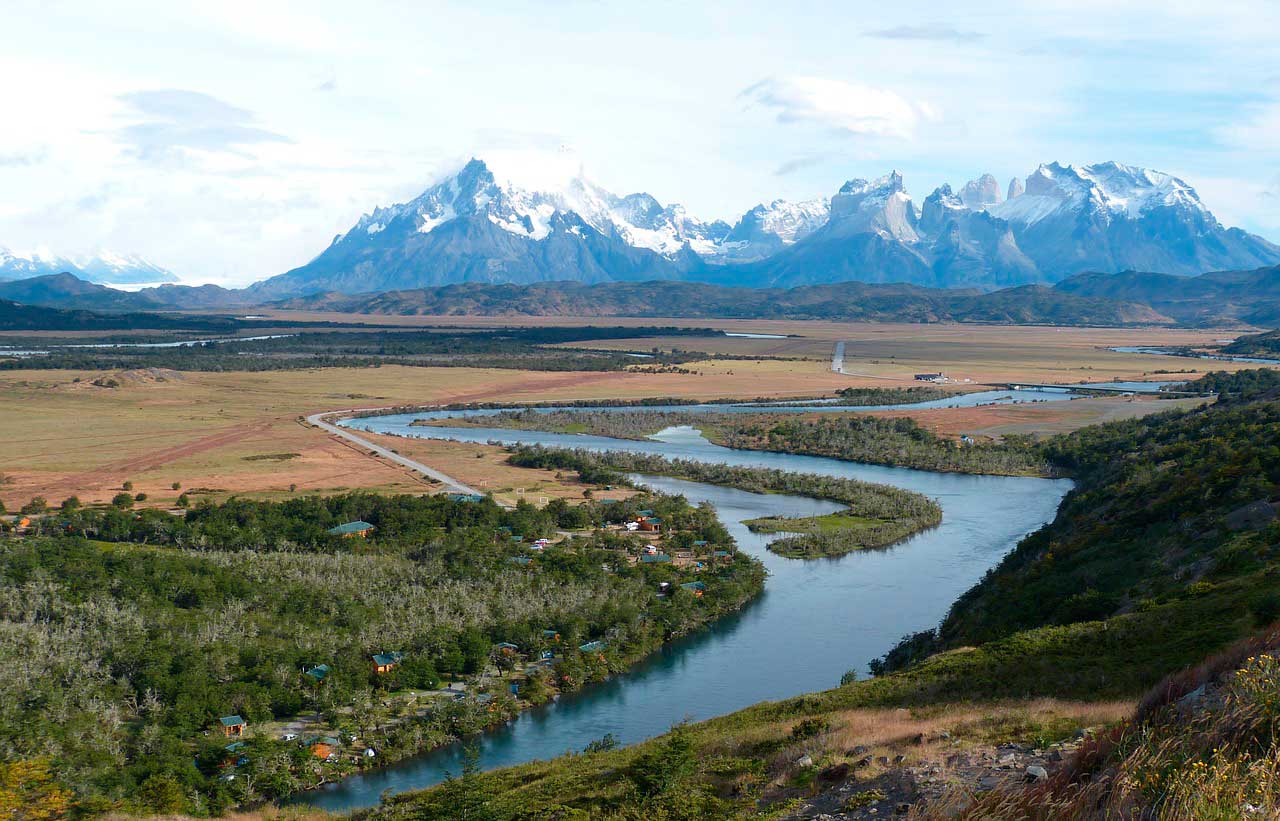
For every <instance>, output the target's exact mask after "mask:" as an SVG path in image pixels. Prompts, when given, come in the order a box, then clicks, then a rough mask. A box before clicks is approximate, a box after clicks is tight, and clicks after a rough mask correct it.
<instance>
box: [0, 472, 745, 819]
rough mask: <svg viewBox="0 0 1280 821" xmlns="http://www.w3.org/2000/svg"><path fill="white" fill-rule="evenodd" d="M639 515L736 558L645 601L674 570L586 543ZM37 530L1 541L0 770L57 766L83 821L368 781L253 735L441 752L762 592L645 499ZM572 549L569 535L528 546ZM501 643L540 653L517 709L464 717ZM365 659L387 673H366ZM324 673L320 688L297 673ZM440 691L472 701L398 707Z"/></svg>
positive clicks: (114, 510)
mask: <svg viewBox="0 0 1280 821" xmlns="http://www.w3.org/2000/svg"><path fill="white" fill-rule="evenodd" d="M642 507H644V508H648V509H651V510H653V511H655V512H656V513H657V514H658V515H660V516H662V518H663V519H664V521H665V522H666V523H667V524H668V526H669V527H670V528H671V529H672V530H673V533H672V535H671V536H670V537H669V538H671V539H674V540H679V542H680V543H681V544H685V543H689V544H691V543H692V542H693V541H694V540H698V541H702V542H705V543H706V545H707V546H706V548H705V549H706V550H708V551H710V550H713V549H718V550H726V551H728V552H729V555H730V559H729V561H728V563H727V564H723V565H722V566H721V567H720V569H719V570H718V571H717V572H715V573H704V574H702V575H701V576H699V580H700V581H703V582H704V583H705V584H706V592H705V595H703V596H701V597H694V596H692V595H688V594H685V593H683V592H681V593H680V594H679V595H671V596H665V597H659V596H657V595H655V591H657V590H658V585H659V584H660V583H661V582H672V583H674V582H679V581H684V580H685V578H684V577H685V576H686V575H687V574H688V572H689V571H684V570H677V569H675V568H673V567H671V566H670V565H665V566H663V565H648V564H643V563H640V564H632V563H630V562H628V561H625V560H624V559H625V556H626V555H627V552H628V551H637V550H638V548H639V544H638V542H637V543H633V542H634V537H628V536H626V535H623V534H615V533H613V532H604V531H592V528H593V527H597V526H603V525H604V524H605V523H606V522H620V521H622V520H623V519H626V518H628V517H631V516H634V515H635V514H636V511H638V510H639V509H641V508H642ZM353 520H363V521H364V522H367V523H369V524H371V525H373V526H374V530H373V531H372V533H371V534H370V535H369V537H368V538H358V537H356V538H343V537H340V536H335V535H332V534H330V533H328V530H329V529H330V528H332V527H333V526H334V525H336V524H341V523H343V522H347V521H353ZM37 524H38V527H37V528H36V530H35V532H32V533H29V534H26V535H24V536H21V537H18V536H13V535H10V536H9V537H6V538H2V539H0V659H3V663H0V760H4V761H6V762H9V763H21V762H27V764H30V765H31V766H36V767H38V765H39V762H41V761H46V762H52V765H53V766H52V771H53V772H55V773H56V780H57V787H58V789H60V790H64V791H66V792H67V793H68V794H69V795H71V796H74V806H75V808H76V811H78V812H90V813H91V812H104V811H124V812H136V813H152V812H168V813H176V812H186V813H194V814H199V815H205V814H218V813H220V812H222V811H224V810H226V809H229V808H231V807H235V806H240V805H243V804H246V803H252V802H254V801H257V800H262V799H264V798H273V797H280V796H285V795H288V794H289V793H291V792H294V791H297V790H299V789H305V788H308V787H311V786H315V785H316V784H318V783H321V782H322V781H324V780H330V779H333V778H335V777H338V776H340V775H342V774H343V773H345V772H349V771H351V770H352V769H354V768H357V767H360V766H364V763H363V762H361V763H354V761H353V760H351V759H354V756H347V755H343V756H341V757H340V760H339V761H337V762H336V763H329V762H324V761H322V760H320V759H318V758H316V757H315V756H313V755H311V753H310V751H309V750H308V749H307V748H306V747H302V746H300V741H292V742H287V741H283V740H281V737H280V735H279V731H278V730H270V729H268V728H270V727H278V726H279V724H278V722H279V721H280V720H284V719H288V718H290V717H294V716H297V715H299V714H301V713H311V712H316V713H319V714H321V716H322V717H323V720H324V722H326V724H327V725H328V726H329V727H332V728H337V729H338V730H339V731H340V732H339V734H340V735H341V736H342V737H343V738H345V737H346V736H347V734H348V733H349V734H350V735H351V736H358V737H359V738H361V739H362V743H367V744H368V745H369V746H370V747H371V748H374V749H376V750H377V753H378V759H377V760H378V761H382V762H385V761H390V760H394V759H395V758H397V757H401V756H405V755H410V754H412V753H414V752H418V751H421V750H423V749H426V748H429V747H432V746H436V745H439V744H442V743H447V742H449V741H451V740H454V739H456V738H458V737H459V736H461V735H463V734H465V733H470V732H474V731H476V730H479V729H481V728H483V727H485V726H488V725H491V724H493V723H495V722H501V721H503V720H506V719H507V718H510V717H511V716H512V715H513V714H514V711H515V710H517V709H518V708H519V706H520V703H536V702H537V701H539V700H544V699H546V698H548V697H550V695H551V694H553V693H554V692H555V691H556V690H558V689H571V688H573V687H577V686H581V685H582V684H583V683H586V682H589V681H594V680H599V679H601V678H603V677H606V676H608V675H611V674H614V673H616V672H618V671H619V670H622V669H624V668H625V667H626V666H627V665H629V664H630V663H632V662H634V661H636V660H637V659H639V658H640V657H642V656H643V655H645V654H647V653H649V652H652V651H653V650H654V649H656V648H657V647H658V646H659V645H660V644H661V643H662V642H664V641H666V640H668V639H669V638H671V637H673V636H677V635H681V634H683V633H686V632H689V631H690V630H694V629H696V628H697V627H698V626H700V625H703V624H706V623H707V622H708V621H710V620H713V619H715V618H718V617H719V616H721V615H723V614H725V613H728V612H731V611H732V610H735V609H737V608H738V607H740V606H741V605H742V604H744V603H745V602H746V601H748V600H749V599H750V598H752V597H753V596H755V595H756V594H758V593H759V592H760V590H761V589H762V585H763V571H762V569H761V568H760V566H759V564H758V563H757V562H755V561H754V560H752V559H750V558H748V557H745V556H741V555H738V554H737V553H736V552H735V550H734V546H733V544H732V542H731V540H730V537H729V536H728V534H727V532H726V531H725V530H724V528H723V527H722V526H721V525H720V524H719V522H718V521H717V520H716V518H715V515H714V512H713V511H712V510H711V509H710V508H706V507H698V508H695V507H690V506H689V505H688V504H687V503H685V501H684V500H683V499H681V498H679V497H668V496H657V495H650V494H642V495H639V496H637V497H634V498H633V499H630V500H627V501H624V502H616V503H612V504H597V503H595V502H590V501H588V502H586V503H584V504H582V505H578V506H570V505H567V504H565V503H564V502H563V501H560V500H557V501H553V502H552V503H551V504H549V505H547V506H546V507H544V508H542V509H537V508H534V507H532V506H530V505H527V504H521V505H519V506H518V507H516V508H515V509H510V510H507V509H503V508H500V507H498V506H497V505H496V504H494V503H493V502H492V501H491V500H488V499H484V500H481V501H469V500H452V499H448V498H445V497H439V496H435V497H417V496H377V495H373V494H360V493H353V494H348V495H344V496H336V497H327V498H320V497H310V498H299V499H294V500H290V501H287V502H256V501H248V500H239V499H233V500H230V501H228V502H226V503H224V504H212V503H201V504H200V505H198V506H196V507H195V508H193V509H191V510H190V511H188V512H187V513H186V515H185V516H182V517H175V516H172V515H170V514H168V513H165V512H163V511H154V510H138V511H133V510H128V509H125V508H124V507H111V508H106V509H102V508H92V509H84V508H80V509H73V510H68V511H62V512H59V513H56V514H52V515H50V516H48V517H46V518H45V519H43V520H39V521H38V522H37ZM564 529H572V530H573V531H575V532H582V533H583V534H584V535H583V536H581V537H578V538H572V539H566V540H565V541H563V542H561V543H558V544H552V545H551V546H548V547H546V548H545V549H542V550H536V551H535V550H534V549H533V548H531V546H530V544H529V543H530V541H531V540H533V539H534V538H536V537H539V536H553V537H554V536H555V535H556V531H557V530H564ZM517 539H518V540H517ZM522 557H523V558H528V559H529V561H524V560H523V558H522ZM516 559H521V561H519V562H517V561H515V560H516ZM677 588H678V585H677ZM545 631H552V632H553V633H554V634H556V635H555V638H554V639H549V638H547V635H548V634H547V633H546V632H545ZM591 641H599V642H601V645H600V646H599V647H598V648H597V649H595V650H593V651H592V652H590V653H584V652H579V651H578V650H576V649H575V648H577V647H578V646H579V645H580V644H583V643H586V642H591ZM499 642H509V643H511V644H513V645H516V646H518V647H519V648H520V653H522V654H525V655H528V656H529V657H537V655H538V654H539V653H541V652H542V651H544V650H545V651H549V652H554V653H555V662H554V667H547V668H545V669H544V671H543V672H542V673H540V674H530V677H529V679H528V681H527V682H526V683H525V684H524V685H522V691H521V695H520V698H521V702H520V703H517V702H516V701H515V700H514V699H513V698H512V697H511V696H510V695H509V694H508V693H507V692H506V689H507V688H506V684H505V683H503V682H501V681H500V680H498V681H493V682H492V683H491V684H490V685H489V686H490V687H493V688H494V689H493V690H492V691H491V692H490V694H489V695H475V694H476V693H480V692H482V691H480V690H477V689H474V688H475V687H476V686H477V683H478V682H483V681H484V680H485V679H483V678H477V676H478V675H479V674H480V673H482V672H483V671H485V670H486V669H488V668H491V667H492V666H493V665H495V664H496V665H498V669H500V670H502V669H505V667H504V666H503V665H504V664H507V659H508V657H507V656H505V655H503V654H499V653H496V651H495V648H496V647H497V645H498V643H499ZM376 653H398V654H402V656H401V663H400V664H399V665H398V666H397V667H396V668H395V669H394V670H393V671H392V672H391V673H390V674H385V675H380V674H376V673H375V672H374V671H373V669H372V667H371V661H370V658H371V656H372V655H373V654H376ZM320 665H324V670H325V673H326V674H325V675H324V676H323V677H322V679H317V678H315V677H312V676H310V675H307V674H306V671H308V670H312V669H315V668H317V667H319V666H320ZM508 666H509V665H508ZM552 669H554V670H555V679H554V680H552V678H551V677H550V672H551V670H552ZM448 680H458V681H465V682H470V683H471V684H472V687H473V689H472V694H473V696H474V697H469V698H467V699H465V700H445V701H431V702H428V703H429V704H430V706H429V707H427V708H426V709H418V708H414V707H406V704H412V703H414V702H412V701H411V700H407V699H406V698H405V693H406V691H409V690H413V691H418V690H430V689H432V688H435V687H438V686H440V684H441V683H442V682H443V681H448ZM486 700H487V703H486ZM232 714H236V715H239V716H242V717H244V719H246V720H247V721H248V723H249V731H250V737H249V738H247V739H246V740H245V742H244V744H245V747H243V748H237V749H236V750H234V751H228V749H227V739H226V738H224V737H223V734H222V732H221V728H220V727H219V726H218V719H219V717H221V716H227V715H232ZM255 728H258V729H260V732H254V731H255ZM24 766H26V765H24ZM228 775H233V776H234V777H233V778H228V777H227V776H228Z"/></svg>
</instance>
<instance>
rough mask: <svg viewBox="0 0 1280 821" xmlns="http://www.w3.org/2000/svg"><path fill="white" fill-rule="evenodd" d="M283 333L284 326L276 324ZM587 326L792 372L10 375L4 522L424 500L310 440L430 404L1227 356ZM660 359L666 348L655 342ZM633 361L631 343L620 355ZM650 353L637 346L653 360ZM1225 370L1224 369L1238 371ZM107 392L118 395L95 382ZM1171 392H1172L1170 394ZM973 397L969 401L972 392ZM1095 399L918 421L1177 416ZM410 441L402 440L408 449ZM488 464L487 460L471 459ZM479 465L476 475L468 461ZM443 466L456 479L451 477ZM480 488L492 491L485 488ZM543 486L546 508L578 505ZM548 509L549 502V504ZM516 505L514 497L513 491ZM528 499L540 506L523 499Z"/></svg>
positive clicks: (1088, 338) (1081, 340)
mask: <svg viewBox="0 0 1280 821" xmlns="http://www.w3.org/2000/svg"><path fill="white" fill-rule="evenodd" d="M282 315H283V314H282ZM288 317H289V318H291V319H307V318H324V319H341V320H344V321H353V320H355V321H368V322H370V323H379V324H385V325H390V326H393V327H412V326H422V325H429V324H452V325H469V326H475V327H491V326H494V325H502V324H524V325H534V324H542V325H566V324H574V323H575V322H577V323H581V322H583V320H575V319H573V318H568V317H537V318H506V317H503V318H458V317H363V316H361V317H353V316H343V315H325V316H323V317H315V316H310V315H306V316H302V315H294V314H289V315H288ZM590 322H591V323H593V324H609V325H627V324H631V323H634V324H636V325H655V324H667V323H669V324H672V325H684V326H714V327H719V328H724V329H726V330H732V331H736V332H757V333H781V334H793V335H795V336H793V337H791V338H787V339H782V340H779V339H763V340H762V339H746V338H738V337H734V338H713V339H700V338H679V337H672V338H671V342H672V345H673V346H678V347H685V348H689V347H693V346H704V347H706V348H707V349H708V350H714V352H719V353H733V354H738V355H759V356H787V357H798V358H794V359H786V360H776V359H761V360H750V359H746V360H708V361H703V362H695V363H690V364H689V365H688V366H686V369H687V370H689V371H692V372H691V373H651V372H645V370H644V367H643V366H642V365H638V366H637V368H636V369H635V370H633V371H628V372H595V373H572V372H570V373H564V372H559V373H557V372H530V371H515V370H492V369H474V368H410V367H400V366H386V367H381V368H361V369H347V368H332V369H315V370H300V371H288V372H284V371H274V372H259V373H196V372H183V373H178V372H174V371H140V372H126V373H123V374H122V373H104V372H100V371H93V372H90V371H84V372H77V371H4V372H0V430H3V431H4V434H5V435H4V436H3V437H2V438H0V500H3V502H4V503H5V504H6V505H7V506H8V507H10V508H14V507H16V506H18V505H21V504H23V503H25V502H26V501H27V500H29V499H30V498H31V497H32V496H36V495H41V496H45V497H47V498H48V499H49V500H50V501H51V502H58V501H60V500H61V499H63V498H65V497H67V496H70V495H72V494H76V495H79V496H80V497H81V499H82V501H85V502H92V501H105V500H108V499H110V498H111V496H113V495H114V494H115V493H117V492H119V490H120V486H121V484H122V483H123V482H125V481H132V482H133V485H134V491H135V492H144V493H146V494H147V495H148V498H149V503H160V504H169V503H171V502H172V501H173V500H174V499H175V498H176V497H177V495H178V492H179V491H177V490H174V489H173V488H172V484H173V483H174V482H178V483H179V484H180V485H181V486H182V488H181V489H182V490H186V491H191V490H195V489H206V490H208V491H211V495H213V496H215V497H217V496H224V495H228V494H231V493H256V494H261V495H268V496H274V495H282V494H287V493H289V492H291V491H290V487H291V486H293V487H295V488H296V490H297V491H307V492H337V491H341V490H344V489H349V488H356V487H366V488H374V489H382V490H395V491H407V490H423V489H430V488H431V487H432V486H431V485H429V484H424V482H423V481H422V480H421V479H420V478H417V477H415V476H413V475H411V474H409V473H408V472H407V471H405V470H402V469H400V468H399V467H397V466H394V465H390V464H387V463H386V462H385V461H383V460H379V459H377V458H373V457H371V456H370V455H369V454H367V453H364V452H362V451H361V450H360V449H358V448H356V447H354V446H352V445H350V444H347V443H344V442H341V441H339V440H337V439H335V438H333V437H330V436H328V435H326V434H324V433H322V432H320V431H317V430H314V429H311V428H308V427H306V426H304V425H302V424H300V423H299V421H298V419H299V417H301V416H303V415H305V414H307V413H312V412H315V411H321V410H344V409H349V408H372V407H383V406H387V405H399V404H418V403H436V402H444V403H447V402H525V401H554V400H569V399H620V398H622V399H626V398H643V397H652V396H673V397H688V398H717V397H739V398H754V397H759V396H777V397H788V396H813V395H827V394H830V393H832V392H833V391H835V390H838V389H840V388H844V387H850V386H860V385H862V386H889V387H892V386H894V385H895V384H901V385H910V384H913V382H912V378H911V377H912V374H913V373H914V372H916V371H920V370H942V371H945V372H946V373H948V374H949V375H953V376H955V377H958V378H961V379H963V378H969V379H973V380H974V382H975V383H977V382H982V381H1001V380H1013V379H1022V380H1028V381H1030V380H1045V381H1050V380H1054V381H1085V380H1092V381H1100V380H1111V379H1131V378H1139V379H1140V378H1160V377H1159V376H1158V375H1156V373H1155V372H1156V371H1160V370H1165V371H1184V372H1185V373H1180V374H1178V376H1177V377H1174V378H1190V377H1191V376H1192V375H1193V373H1191V372H1188V371H1193V370H1195V369H1199V368H1201V367H1202V365H1201V363H1200V362H1198V361H1196V360H1189V359H1184V358H1173V357H1158V356H1149V355H1125V354H1117V353H1113V352H1110V351H1107V350H1105V348H1106V347H1107V346H1112V345H1138V344H1141V345H1174V344H1177V345H1187V344H1200V343H1203V342H1207V341H1212V340H1213V339H1216V338H1221V337H1220V335H1216V334H1215V333H1213V332H1201V331H1171V330H1157V329H1152V330H1111V329H1074V328H1029V327H986V326H958V325H872V324H841V323H825V322H779V321H766V320H727V321H725V320H706V321H690V320H660V319H653V318H644V319H636V320H630V319H614V318H609V319H607V320H600V319H595V320H590ZM836 340H848V341H847V343H846V361H845V365H846V369H847V370H848V371H851V372H856V373H858V374H862V375H861V376H851V375H847V374H837V373H832V372H831V370H830V356H831V351H832V348H833V346H834V344H835V341H836ZM659 342H660V344H661V341H659ZM610 344H617V345H618V346H619V347H628V344H627V343H626V341H623V342H622V343H616V342H611V343H610ZM653 344H654V340H652V339H647V340H635V341H634V347H635V348H637V349H643V348H645V347H651V346H652V345H653ZM1233 367H1235V366H1233V365H1232V364H1231V363H1214V368H1226V369H1231V368H1233ZM103 376H107V377H110V378H112V379H114V380H115V381H116V382H118V383H119V385H118V387H101V386H98V385H94V384H93V383H94V381H95V380H98V379H99V378H100V377H103ZM1164 378H1171V377H1168V376H1166V377H1164ZM970 387H972V386H970ZM1153 404H1154V403H1149V402H1141V401H1139V402H1129V401H1126V400H1119V399H1090V400H1081V401H1076V402H1055V403H1046V404H1044V405H1024V406H1017V407H1003V408H979V409H957V410H949V411H928V412H922V413H920V414H917V416H918V418H920V419H921V421H922V422H924V423H925V424H927V425H930V426H933V427H936V428H937V429H938V430H939V432H947V433H960V432H964V433H978V434H985V435H1000V434H1001V433H1009V432H1037V431H1044V432H1057V431H1060V430H1068V429H1073V428H1075V427H1079V426H1081V425H1086V424H1092V423H1093V422H1097V421H1103V420H1105V419H1110V418H1122V417H1124V416H1128V415H1138V414H1142V413H1147V412H1151V411H1153V410H1162V409H1164V408H1166V407H1172V404H1170V403H1159V404H1158V407H1152V405H1153ZM401 441H402V440H397V442H401ZM394 446H395V447H398V448H403V449H405V451H406V453H408V452H409V451H410V450H412V452H414V453H419V454H420V455H423V456H429V457H430V458H429V459H424V460H423V461H427V462H428V463H429V464H435V463H436V462H437V461H438V462H440V464H439V466H440V467H441V468H442V469H446V472H448V468H450V467H451V468H453V469H455V470H456V471H457V473H456V474H454V475H457V477H458V478H460V479H463V480H465V481H471V480H473V479H476V478H481V479H486V480H487V481H489V482H491V483H492V485H493V486H494V487H495V488H501V487H508V486H509V487H512V488H516V487H521V486H525V487H526V489H527V488H530V487H533V486H534V485H535V480H534V479H529V480H526V481H524V482H523V483H522V484H521V483H518V480H517V479H516V477H514V476H510V477H508V476H507V475H506V473H505V471H507V470H509V469H506V468H503V467H502V466H500V465H499V464H498V460H497V457H496V456H495V455H494V453H493V452H492V451H490V452H489V453H488V455H487V456H485V457H483V458H482V459H475V455H474V454H475V451H465V450H464V449H459V448H456V447H452V446H447V445H442V444H435V443H433V444H426V443H421V444H416V443H415V444H397V445H394ZM477 450H484V449H483V448H478V449H477ZM464 452H469V453H470V454H471V455H470V459H471V460H472V461H471V462H470V463H468V462H467V459H466V458H463V456H462V454H463V453H464ZM446 466H447V467H446ZM480 473H484V474H485V475H484V476H479V475H478V474H480ZM553 479H554V477H551V479H548V478H547V477H536V483H537V484H538V486H539V490H538V492H539V493H540V494H542V495H563V494H569V493H578V492H580V491H579V490H578V489H577V488H575V487H572V486H570V485H564V486H562V487H556V486H555V483H554V481H552V480H553ZM544 491H545V492H544ZM513 492H514V491H513ZM526 492H529V491H528V490H526Z"/></svg>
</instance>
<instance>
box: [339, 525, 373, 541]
mask: <svg viewBox="0 0 1280 821" xmlns="http://www.w3.org/2000/svg"><path fill="white" fill-rule="evenodd" d="M374 530H376V528H375V527H374V526H373V525H371V524H369V523H368V522H362V521H355V522H347V523H346V524H341V525H338V526H337V527H331V528H329V535H330V536H341V537H343V538H344V539H350V538H352V537H353V536H359V537H360V538H362V539H364V538H368V536H369V534H370V533H372V532H373V531H374Z"/></svg>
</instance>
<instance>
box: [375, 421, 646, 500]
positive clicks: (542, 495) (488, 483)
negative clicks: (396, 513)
mask: <svg viewBox="0 0 1280 821" xmlns="http://www.w3.org/2000/svg"><path fill="white" fill-rule="evenodd" d="M366 438H367V439H369V441H371V442H377V443H378V444H380V445H382V446H384V447H386V448H390V449H392V450H394V451H396V452H397V453H400V454H403V455H405V456H408V457H410V458H411V459H415V460H417V461H419V462H422V463H423V464H426V465H431V466H432V467H434V468H436V469H437V470H440V471H442V472H444V473H445V474H447V475H449V476H452V477H453V478H455V479H457V480H458V481H460V482H462V483H464V484H467V485H470V486H471V487H474V488H476V489H478V490H481V491H483V492H485V493H492V494H493V496H494V498H495V499H497V500H498V501H499V502H503V503H509V504H514V503H516V502H517V501H519V500H521V499H524V500H525V501H528V502H533V503H534V504H542V503H543V502H544V501H549V500H550V499H555V498H562V499H570V500H581V499H582V498H583V497H582V492H583V490H584V489H585V486H583V485H581V484H579V483H578V482H577V481H576V480H575V475H576V474H574V472H573V471H568V472H565V473H563V474H561V476H560V478H557V471H554V470H536V469H533V468H518V467H512V466H511V465H509V464H507V452H506V451H505V450H504V449H503V448H501V447H495V446H493V445H473V444H470V443H467V442H448V441H445V440H442V439H411V438H407V437H400V436H380V435H377V434H366ZM633 494H634V491H632V490H630V489H627V488H618V489H616V490H610V491H605V490H595V489H592V497H593V498H595V499H625V498H627V497H629V496H631V495H633Z"/></svg>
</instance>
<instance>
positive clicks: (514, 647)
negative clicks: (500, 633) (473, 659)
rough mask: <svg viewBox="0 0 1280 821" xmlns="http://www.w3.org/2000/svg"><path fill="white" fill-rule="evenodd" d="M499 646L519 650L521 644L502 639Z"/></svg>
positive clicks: (504, 648)
mask: <svg viewBox="0 0 1280 821" xmlns="http://www.w3.org/2000/svg"><path fill="white" fill-rule="evenodd" d="M498 646H499V647H501V648H502V649H503V650H519V649H520V645H518V644H512V643H511V642H509V641H500V642H498Z"/></svg>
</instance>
